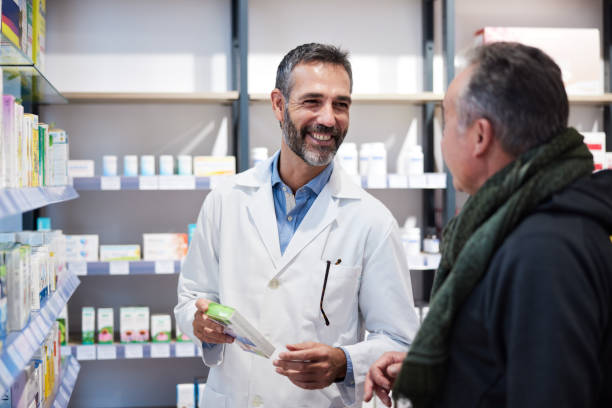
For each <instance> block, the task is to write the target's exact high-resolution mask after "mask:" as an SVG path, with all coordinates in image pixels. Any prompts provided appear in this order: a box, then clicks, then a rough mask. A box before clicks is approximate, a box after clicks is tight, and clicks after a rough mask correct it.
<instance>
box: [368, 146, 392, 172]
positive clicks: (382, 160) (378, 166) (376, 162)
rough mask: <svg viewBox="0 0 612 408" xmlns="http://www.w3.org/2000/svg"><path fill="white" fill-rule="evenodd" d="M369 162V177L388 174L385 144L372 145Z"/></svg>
mask: <svg viewBox="0 0 612 408" xmlns="http://www.w3.org/2000/svg"><path fill="white" fill-rule="evenodd" d="M370 149H371V150H370V160H369V161H368V176H380V175H383V176H384V175H386V174H387V149H385V144H384V143H372V144H371V147H370Z"/></svg>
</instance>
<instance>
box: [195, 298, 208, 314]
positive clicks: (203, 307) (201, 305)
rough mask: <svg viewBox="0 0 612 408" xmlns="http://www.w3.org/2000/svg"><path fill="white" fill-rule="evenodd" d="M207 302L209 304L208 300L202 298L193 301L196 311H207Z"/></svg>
mask: <svg viewBox="0 0 612 408" xmlns="http://www.w3.org/2000/svg"><path fill="white" fill-rule="evenodd" d="M209 304H210V300H208V299H202V298H200V299H198V300H196V302H195V306H196V309H198V312H201V313H206V312H207V311H208V305H209Z"/></svg>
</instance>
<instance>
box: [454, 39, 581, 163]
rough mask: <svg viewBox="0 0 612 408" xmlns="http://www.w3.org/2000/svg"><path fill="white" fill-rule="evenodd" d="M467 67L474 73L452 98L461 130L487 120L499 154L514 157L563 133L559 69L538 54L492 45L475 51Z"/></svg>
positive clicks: (515, 46) (513, 46)
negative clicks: (501, 150) (454, 101)
mask: <svg viewBox="0 0 612 408" xmlns="http://www.w3.org/2000/svg"><path fill="white" fill-rule="evenodd" d="M469 62H470V65H471V66H474V71H473V73H472V76H471V77H470V79H469V83H468V85H466V86H465V88H464V89H463V90H462V92H461V94H460V96H459V98H457V110H458V112H459V125H460V127H461V128H463V129H465V128H466V127H467V126H469V125H470V124H471V123H472V122H473V121H474V120H476V119H477V118H479V117H482V118H486V119H488V120H489V121H490V122H491V125H492V126H493V131H494V133H495V137H496V138H497V139H498V140H499V141H500V143H501V146H502V148H503V149H504V150H505V151H506V152H507V153H509V154H512V155H514V156H518V155H520V154H522V153H524V152H526V151H527V150H530V149H532V148H534V147H536V146H539V145H541V144H544V143H545V142H547V141H548V140H550V139H551V138H553V137H554V136H556V135H558V134H559V133H560V132H562V131H563V130H564V129H566V128H567V118H568V115H569V103H568V101H567V94H566V93H565V87H564V86H563V81H562V79H561V69H560V68H559V66H558V65H557V64H556V63H555V62H554V61H553V60H552V59H551V58H550V57H549V56H548V55H546V54H545V53H544V52H543V51H541V50H539V49H538V48H534V47H529V46H526V45H522V44H518V43H509V42H497V43H492V44H487V45H483V46H481V47H478V48H477V49H476V50H475V51H474V52H473V54H472V56H471V58H470V59H469Z"/></svg>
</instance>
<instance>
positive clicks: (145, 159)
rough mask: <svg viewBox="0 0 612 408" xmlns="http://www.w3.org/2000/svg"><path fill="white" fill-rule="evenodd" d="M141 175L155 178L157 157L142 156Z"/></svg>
mask: <svg viewBox="0 0 612 408" xmlns="http://www.w3.org/2000/svg"><path fill="white" fill-rule="evenodd" d="M140 175H141V176H154V175H155V156H151V155H144V156H140Z"/></svg>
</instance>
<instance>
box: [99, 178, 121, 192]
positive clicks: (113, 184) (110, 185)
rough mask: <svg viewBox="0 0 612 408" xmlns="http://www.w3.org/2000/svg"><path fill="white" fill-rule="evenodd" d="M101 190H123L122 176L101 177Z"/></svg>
mask: <svg viewBox="0 0 612 408" xmlns="http://www.w3.org/2000/svg"><path fill="white" fill-rule="evenodd" d="M100 189H101V190H121V177H117V176H102V177H100Z"/></svg>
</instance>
